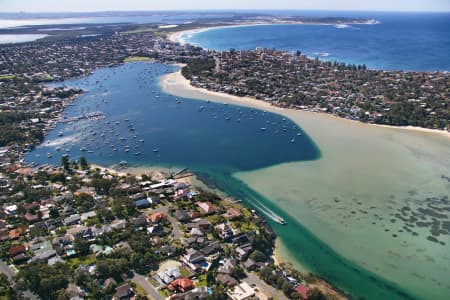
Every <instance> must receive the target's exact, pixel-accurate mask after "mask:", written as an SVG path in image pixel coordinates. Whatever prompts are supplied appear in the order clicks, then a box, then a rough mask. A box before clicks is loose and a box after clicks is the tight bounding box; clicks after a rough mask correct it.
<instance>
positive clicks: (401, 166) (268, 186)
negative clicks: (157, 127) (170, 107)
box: [160, 71, 450, 296]
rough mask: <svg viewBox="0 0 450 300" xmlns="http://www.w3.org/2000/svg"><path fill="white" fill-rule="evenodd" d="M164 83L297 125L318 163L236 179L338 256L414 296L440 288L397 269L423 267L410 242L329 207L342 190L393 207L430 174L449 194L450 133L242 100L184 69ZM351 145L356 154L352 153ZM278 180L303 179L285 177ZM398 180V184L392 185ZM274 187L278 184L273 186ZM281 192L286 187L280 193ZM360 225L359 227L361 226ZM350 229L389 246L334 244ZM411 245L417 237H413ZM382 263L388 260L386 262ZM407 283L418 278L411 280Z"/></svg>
mask: <svg viewBox="0 0 450 300" xmlns="http://www.w3.org/2000/svg"><path fill="white" fill-rule="evenodd" d="M160 87H161V89H162V90H163V91H164V92H165V93H168V94H172V95H175V96H179V97H184V98H192V99H201V100H205V101H211V102H218V103H229V104H234V105H239V106H245V107H250V108H255V109H259V110H264V111H268V112H272V113H276V114H280V115H282V116H285V117H286V118H289V119H290V120H292V121H293V122H295V123H296V124H297V125H298V126H299V127H300V128H302V130H304V132H305V133H306V134H307V135H308V136H310V137H311V139H312V140H313V141H314V142H315V143H316V145H317V146H318V148H319V149H320V151H321V152H322V155H321V158H320V159H319V160H316V161H310V162H298V163H295V162H294V163H288V164H283V165H280V166H273V167H269V168H265V169H262V170H256V171H254V172H240V173H237V174H233V176H234V177H236V178H238V179H239V180H241V181H243V182H244V183H246V184H247V185H248V186H249V187H250V188H252V189H254V190H256V191H258V192H259V193H260V194H262V195H263V196H265V197H267V198H269V199H274V201H275V203H276V204H275V205H278V206H279V207H280V208H281V209H283V210H284V211H285V212H286V213H288V214H290V215H291V216H293V217H294V218H297V219H301V220H302V223H303V224H305V226H307V227H308V228H311V230H312V231H313V232H314V234H316V236H317V237H318V238H319V239H320V240H322V241H327V242H328V244H332V245H333V250H335V251H336V252H337V253H338V254H341V255H342V256H344V257H347V258H349V259H350V260H351V261H353V262H355V263H357V264H358V265H360V266H363V267H364V268H367V269H368V270H370V271H374V272H375V273H377V274H378V275H380V276H381V277H382V278H385V279H387V280H391V281H393V282H396V283H402V287H405V288H408V291H410V292H411V291H414V292H413V293H416V294H417V295H422V296H423V295H424V294H426V293H433V291H432V290H428V291H427V292H424V291H423V289H422V291H421V292H419V291H418V290H417V286H422V283H420V282H419V281H420V280H418V277H415V276H414V274H416V273H415V272H412V273H411V274H412V275H411V274H404V273H402V272H401V271H399V269H398V268H394V269H392V268H391V266H394V265H395V264H396V263H398V262H399V261H401V262H402V263H404V264H405V265H408V268H411V269H412V270H415V271H417V268H418V266H417V265H416V264H413V263H412V261H411V260H410V259H409V258H408V257H410V256H409V255H408V254H406V253H405V254H404V255H400V254H398V255H400V256H398V255H397V254H395V255H394V254H393V253H402V252H401V251H405V250H404V248H403V245H402V244H400V243H397V242H396V239H386V238H385V237H383V236H381V235H382V233H380V232H378V231H377V229H376V228H373V227H371V226H372V225H370V224H373V223H372V222H366V223H367V224H362V223H358V222H359V221H355V222H356V223H354V224H355V227H354V228H352V229H349V227H347V225H345V226H342V225H341V224H340V223H342V222H345V221H343V220H342V221H339V219H335V218H336V215H335V214H333V213H332V210H328V209H322V208H323V207H328V206H329V204H328V203H327V202H326V199H331V201H334V200H332V199H334V197H335V196H336V195H339V197H343V199H345V198H348V199H350V200H348V201H349V202H351V201H353V200H352V199H353V198H352V197H355V194H356V195H357V197H360V196H361V195H370V196H369V197H370V198H371V199H369V200H368V203H372V204H370V205H373V206H377V207H379V206H382V207H384V206H386V207H389V205H390V204H389V203H384V201H385V200H382V199H388V197H390V196H391V195H393V194H395V195H396V196H397V195H398V196H397V197H407V196H406V195H405V194H404V193H405V192H407V191H408V189H410V186H411V184H412V185H413V186H419V185H420V184H423V180H424V178H427V179H426V180H430V178H434V179H433V180H434V181H433V183H429V187H430V188H432V189H433V191H435V192H436V193H441V192H444V193H445V191H443V190H442V188H445V187H444V186H442V184H440V183H438V181H439V180H441V179H440V178H439V177H440V176H441V175H442V174H446V173H447V170H448V168H447V165H448V164H447V162H448V160H446V159H443V158H444V157H448V156H447V155H448V149H449V148H448V146H449V145H450V140H449V137H450V133H449V132H446V131H443V130H432V129H426V128H417V127H399V126H387V125H376V124H369V123H363V122H359V121H355V120H349V119H345V118H340V117H337V116H334V115H331V114H326V113H319V112H312V111H304V110H294V109H287V108H281V107H277V106H273V105H271V104H270V103H267V102H264V101H261V100H256V99H253V98H250V97H238V96H234V95H227V94H224V93H218V92H211V91H208V90H206V89H201V88H197V87H193V86H191V85H190V82H189V80H187V79H185V78H184V77H183V76H182V74H181V71H178V72H175V73H171V74H167V75H164V76H162V77H161V78H160ZM350 145H352V149H354V151H351V152H350V151H349V149H350V148H349V147H350ZM439 157H441V159H439ZM368 170H370V171H368ZM386 172H388V173H386ZM344 174H345V175H344ZM279 178H296V179H295V180H280V179H279ZM383 178H384V179H383ZM386 178H388V179H386ZM391 182H396V184H395V185H391V184H390V183H391ZM353 185H354V186H353ZM275 186H276V187H277V188H276V189H274V187H275ZM427 187H428V185H427ZM299 190H301V191H302V197H301V199H299V197H298V192H299ZM438 190H439V191H438ZM277 191H278V192H277ZM279 191H283V192H282V193H281V194H280V193H279ZM424 197H425V196H424ZM375 200H377V201H375ZM378 200H382V202H379V201H378ZM329 201H330V200H329ZM340 201H342V200H340ZM386 201H388V200H386ZM388 202H389V201H388ZM316 203H317V204H316ZM294 205H295V207H298V211H297V212H295V213H294V212H293V211H292V210H290V209H292V207H294ZM368 205H369V204H368ZM349 207H350V206H349ZM349 209H350V208H349ZM383 209H384V208H383ZM307 212H310V213H307ZM386 213H389V212H386ZM338 215H339V214H338ZM350 215H351V214H350ZM361 220H363V219H361ZM361 222H363V221H361ZM356 224H359V225H358V226H356ZM309 226H311V227H309ZM343 230H345V232H347V233H345V234H348V231H351V232H352V234H355V236H358V238H357V240H358V241H361V240H364V239H365V238H366V237H367V232H369V233H370V234H374V236H376V237H377V238H380V239H381V240H380V241H384V243H385V246H384V247H383V249H378V248H377V247H376V246H375V245H371V244H370V243H369V241H367V242H368V244H367V246H365V244H364V243H362V244H361V243H358V242H356V240H353V242H354V243H353V242H352V239H350V238H346V241H343V240H342V239H340V240H339V242H336V243H334V242H333V237H335V236H341V234H344V232H343ZM367 230H369V231H367ZM391 230H392V229H391ZM381 232H385V231H384V230H382V231H381ZM350 236H351V234H350ZM342 237H344V236H342ZM278 242H279V243H284V240H283V239H282V238H281V237H280V238H279V239H278ZM411 243H414V242H413V241H411ZM346 245H353V246H352V247H350V248H351V249H358V251H356V250H349V247H347V246H346ZM281 246H282V247H277V248H276V249H275V251H274V258H275V260H276V261H277V262H278V263H282V262H292V263H294V266H295V267H296V268H297V269H299V270H302V269H306V270H307V271H309V270H308V268H307V267H306V266H304V265H303V264H302V263H301V262H300V261H298V260H293V257H292V255H294V253H292V252H290V250H288V249H286V245H284V244H281ZM400 249H401V250H400ZM412 249H413V248H411V251H410V252H409V254H410V255H413V250H412ZM355 251H356V252H355ZM427 251H430V255H438V254H437V253H439V251H440V250H439V248H433V246H432V245H429V246H427ZM358 253H368V255H369V256H371V257H373V258H371V259H370V260H369V259H366V258H365V257H361V256H360V255H359V254H358ZM432 253H433V254H432ZM403 256H404V257H403ZM388 262H389V263H388ZM382 263H384V265H382V267H380V266H381V264H382ZM418 263H421V265H420V268H422V267H423V269H421V270H423V272H425V273H427V272H428V271H429V270H430V269H429V268H432V265H431V264H427V263H425V262H422V261H418ZM410 264H411V265H410ZM311 271H313V270H311ZM313 273H314V271H313ZM420 274H421V276H422V275H424V274H423V273H420ZM406 278H408V279H406ZM397 280H400V281H397ZM405 280H407V281H405ZM405 282H411V283H407V284H405ZM426 284H428V283H426ZM426 284H424V285H426ZM429 284H431V283H429ZM422 287H424V286H422ZM427 288H428V286H427Z"/></svg>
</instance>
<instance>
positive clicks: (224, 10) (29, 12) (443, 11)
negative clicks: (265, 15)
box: [0, 8, 450, 15]
mask: <svg viewBox="0 0 450 300" xmlns="http://www.w3.org/2000/svg"><path fill="white" fill-rule="evenodd" d="M211 11H220V12H239V11H266V12H270V11H296V12H298V11H323V12H334V11H336V12H392V13H450V10H385V9H372V10H362V9H311V8H308V9H300V8H296V9H292V8H275V9H271V8H259V9H252V8H214V9H207V8H205V9H201V8H199V9H180V10H177V9H154V10H147V9H146V10H135V9H130V10H123V9H121V10H80V11H77V10H73V11H62V10H58V11H25V10H20V11H3V12H0V15H2V14H36V13H39V14H52V13H118V12H211Z"/></svg>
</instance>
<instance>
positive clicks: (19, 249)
mask: <svg viewBox="0 0 450 300" xmlns="http://www.w3.org/2000/svg"><path fill="white" fill-rule="evenodd" d="M26 251H27V248H25V246H24V245H20V246H12V247H11V248H9V256H10V257H14V256H16V255H18V254H21V253H25V252H26Z"/></svg>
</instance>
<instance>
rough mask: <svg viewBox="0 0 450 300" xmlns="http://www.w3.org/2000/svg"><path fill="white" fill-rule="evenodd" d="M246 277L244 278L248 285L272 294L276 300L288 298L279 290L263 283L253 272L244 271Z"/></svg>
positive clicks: (286, 299)
mask: <svg viewBox="0 0 450 300" xmlns="http://www.w3.org/2000/svg"><path fill="white" fill-rule="evenodd" d="M245 274H246V275H247V278H245V279H244V281H246V282H247V283H248V284H249V285H250V286H253V285H254V286H255V288H257V289H258V290H259V291H261V292H263V293H264V294H266V295H267V296H272V297H274V298H276V299H277V300H288V298H287V297H286V296H285V295H284V294H283V293H282V292H281V291H278V290H276V289H275V288H273V287H271V286H270V285H268V284H267V283H265V282H264V281H263V280H262V279H260V278H259V277H258V276H256V275H255V274H254V273H249V272H245Z"/></svg>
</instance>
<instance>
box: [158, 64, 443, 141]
mask: <svg viewBox="0 0 450 300" xmlns="http://www.w3.org/2000/svg"><path fill="white" fill-rule="evenodd" d="M178 66H179V67H182V66H183V65H181V64H178ZM160 85H161V87H162V89H163V90H164V91H165V92H167V93H169V94H173V95H176V96H180V97H188V98H195V99H203V100H210V101H215V102H219V103H220V102H223V103H229V104H235V105H240V106H245V107H251V108H257V109H261V110H266V111H270V112H274V113H278V114H282V115H284V116H286V117H292V116H294V115H295V114H305V113H306V114H310V115H315V116H316V117H318V118H333V119H338V120H341V121H342V122H350V123H351V124H353V125H355V126H374V127H382V128H390V129H394V130H412V131H418V132H422V133H428V134H439V135H443V136H445V137H447V138H450V132H449V131H445V130H439V129H429V128H422V127H414V126H391V125H379V124H368V123H362V122H359V121H355V120H349V119H344V118H340V117H337V116H334V115H331V114H327V113H319V112H312V111H305V110H294V109H285V108H281V107H277V106H273V105H271V104H270V103H268V102H264V101H262V100H257V99H254V98H251V97H239V96H234V95H229V94H225V93H219V92H212V91H208V90H207V89H202V88H197V87H194V86H192V85H191V84H190V82H189V80H187V79H186V78H184V77H183V75H182V74H181V70H180V71H178V72H175V73H171V74H167V75H165V76H163V77H161V80H160ZM294 119H295V118H294ZM299 125H300V124H299Z"/></svg>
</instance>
